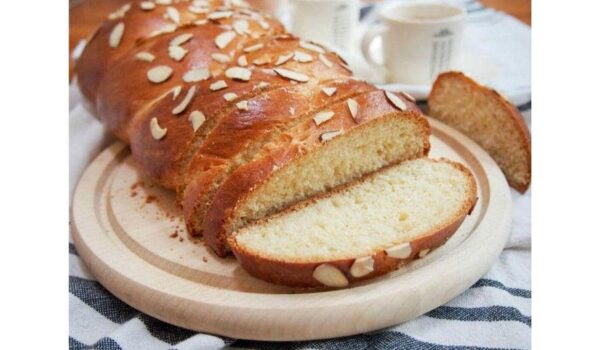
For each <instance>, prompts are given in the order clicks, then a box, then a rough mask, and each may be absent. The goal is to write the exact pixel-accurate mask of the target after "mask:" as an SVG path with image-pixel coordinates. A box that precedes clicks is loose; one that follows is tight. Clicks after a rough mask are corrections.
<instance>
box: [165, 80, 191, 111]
mask: <svg viewBox="0 0 600 350" xmlns="http://www.w3.org/2000/svg"><path fill="white" fill-rule="evenodd" d="M195 93H196V85H193V86H192V87H191V88H190V89H189V90H188V92H187V94H185V97H184V98H183V100H181V102H180V103H179V104H178V105H177V106H176V107H175V108H173V110H171V113H173V114H175V115H177V114H179V113H181V112H183V111H184V110H185V109H186V108H187V106H188V105H189V104H190V102H191V101H192V98H193V97H194V94H195Z"/></svg>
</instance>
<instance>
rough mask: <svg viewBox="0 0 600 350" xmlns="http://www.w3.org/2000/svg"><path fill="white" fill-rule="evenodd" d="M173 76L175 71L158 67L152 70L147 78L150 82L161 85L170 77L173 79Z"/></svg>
mask: <svg viewBox="0 0 600 350" xmlns="http://www.w3.org/2000/svg"><path fill="white" fill-rule="evenodd" d="M171 74H173V69H172V68H171V67H169V66H156V67H153V68H151V69H150V70H149V71H148V72H147V73H146V76H147V77H148V80H150V81H151V82H153V83H155V84H159V83H162V82H163V81H165V80H167V79H169V77H171Z"/></svg>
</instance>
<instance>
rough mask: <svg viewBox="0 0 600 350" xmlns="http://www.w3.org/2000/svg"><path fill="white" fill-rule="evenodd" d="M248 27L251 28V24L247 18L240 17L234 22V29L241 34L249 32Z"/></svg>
mask: <svg viewBox="0 0 600 350" xmlns="http://www.w3.org/2000/svg"><path fill="white" fill-rule="evenodd" d="M248 28H250V24H249V23H248V21H246V20H245V19H240V20H237V21H235V22H233V30H235V31H236V32H237V33H238V34H239V35H244V34H248Z"/></svg>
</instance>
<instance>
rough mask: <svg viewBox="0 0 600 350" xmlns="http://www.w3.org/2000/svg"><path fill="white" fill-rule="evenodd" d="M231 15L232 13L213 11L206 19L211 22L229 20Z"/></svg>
mask: <svg viewBox="0 0 600 350" xmlns="http://www.w3.org/2000/svg"><path fill="white" fill-rule="evenodd" d="M232 15H233V11H215V12H212V13H210V14H209V15H208V16H207V18H208V19H212V20H218V19H223V18H229V17H231V16H232Z"/></svg>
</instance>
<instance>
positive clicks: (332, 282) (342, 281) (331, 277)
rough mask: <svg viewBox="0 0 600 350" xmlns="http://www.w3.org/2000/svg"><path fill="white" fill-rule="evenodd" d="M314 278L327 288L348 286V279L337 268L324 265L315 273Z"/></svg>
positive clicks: (318, 267)
mask: <svg viewBox="0 0 600 350" xmlns="http://www.w3.org/2000/svg"><path fill="white" fill-rule="evenodd" d="M313 277H314V279H316V280H317V281H319V282H321V283H322V284H324V285H326V286H327V287H345V286H347V285H348V279H347V278H346V276H344V274H343V273H342V272H341V271H340V270H339V269H338V268H337V267H335V266H333V265H330V264H322V265H319V266H317V268H316V269H315V270H314V271H313Z"/></svg>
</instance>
